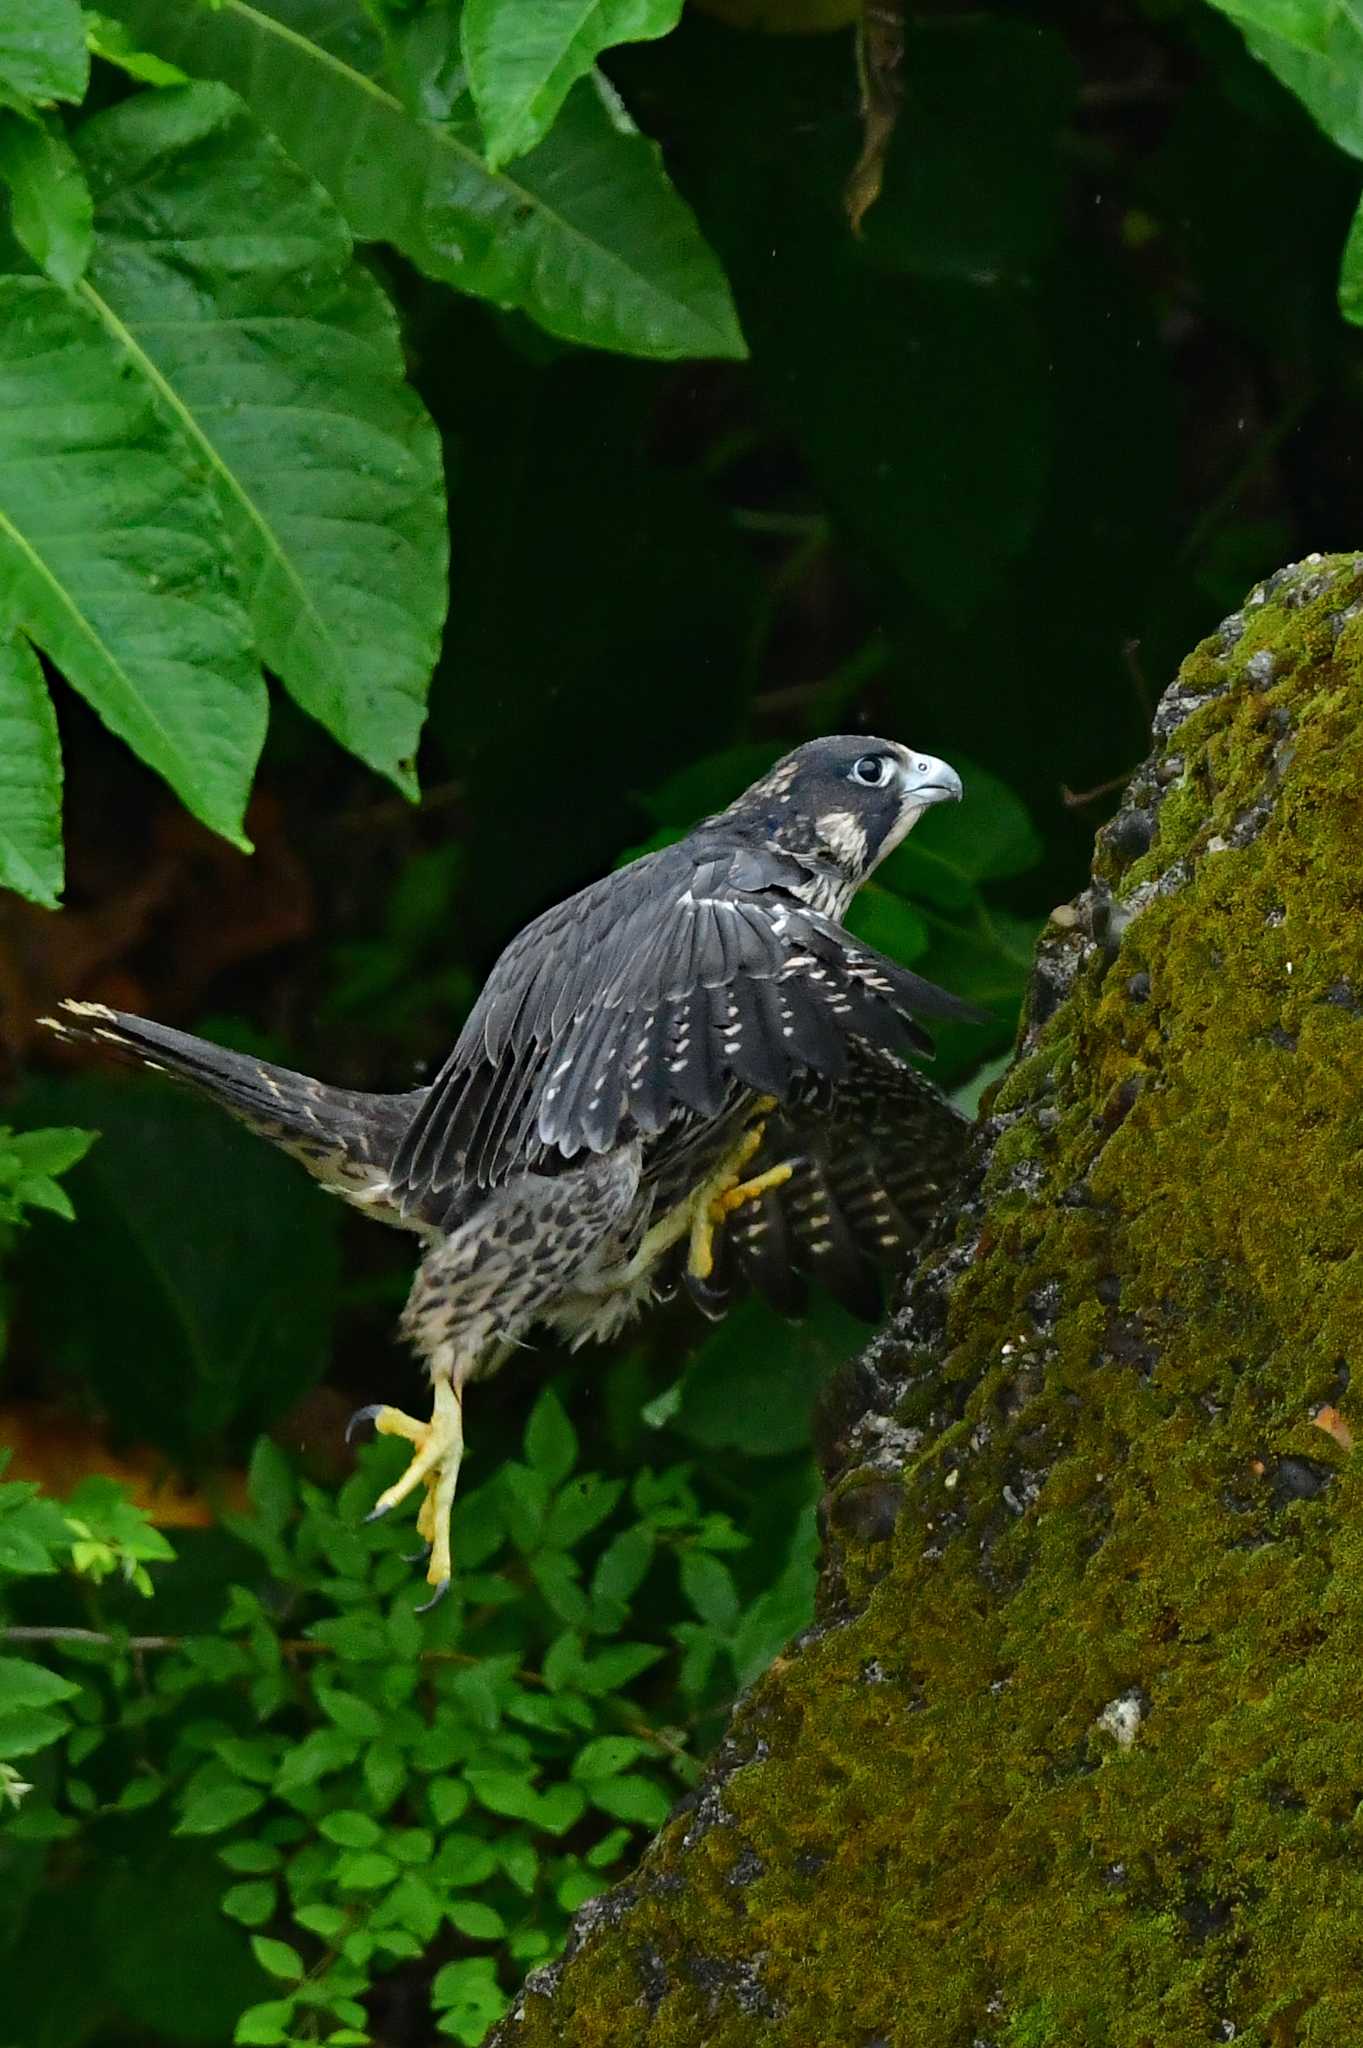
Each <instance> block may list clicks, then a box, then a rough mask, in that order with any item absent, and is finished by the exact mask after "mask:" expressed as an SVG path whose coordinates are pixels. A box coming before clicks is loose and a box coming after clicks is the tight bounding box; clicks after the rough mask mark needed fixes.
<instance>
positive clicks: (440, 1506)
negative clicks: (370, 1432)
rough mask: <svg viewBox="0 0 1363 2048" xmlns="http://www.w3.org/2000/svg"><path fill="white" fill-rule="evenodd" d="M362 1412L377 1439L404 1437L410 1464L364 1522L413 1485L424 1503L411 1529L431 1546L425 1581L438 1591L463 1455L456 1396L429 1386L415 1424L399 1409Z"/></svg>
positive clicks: (445, 1573) (445, 1570)
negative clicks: (429, 1397) (427, 1413)
mask: <svg viewBox="0 0 1363 2048" xmlns="http://www.w3.org/2000/svg"><path fill="white" fill-rule="evenodd" d="M362 1412H367V1413H368V1417H369V1419H370V1420H371V1421H372V1422H373V1424H374V1428H375V1430H376V1431H377V1432H378V1434H379V1435H380V1436H400V1437H405V1438H406V1440H407V1442H408V1443H410V1444H411V1445H412V1446H413V1450H412V1457H411V1461H410V1463H409V1464H408V1466H407V1469H406V1471H405V1472H404V1473H403V1474H402V1475H401V1477H400V1478H398V1479H396V1480H394V1482H393V1484H392V1485H391V1486H389V1487H387V1488H385V1490H384V1491H383V1492H382V1493H381V1494H380V1495H379V1497H378V1500H377V1501H376V1502H375V1503H374V1507H373V1509H372V1511H371V1513H370V1515H369V1517H368V1519H369V1520H370V1521H371V1522H372V1521H376V1520H377V1519H378V1517H379V1516H380V1515H386V1514H387V1513H388V1511H389V1509H390V1508H395V1507H396V1506H397V1505H398V1503H399V1502H400V1501H404V1500H406V1498H407V1496H408V1494H409V1493H411V1492H413V1491H414V1489H415V1488H416V1487H418V1486H424V1488H425V1489H426V1498H425V1499H424V1500H423V1502H422V1504H421V1510H420V1512H419V1514H418V1516H417V1529H418V1532H419V1533H420V1535H421V1536H422V1537H423V1538H424V1539H425V1541H426V1542H428V1543H429V1544H430V1546H431V1558H430V1564H429V1566H428V1567H427V1571H426V1577H427V1579H428V1581H429V1582H430V1584H431V1585H432V1586H434V1587H435V1588H436V1591H437V1594H439V1593H441V1592H443V1591H444V1589H445V1587H446V1585H448V1583H449V1578H450V1568H451V1567H450V1512H451V1510H452V1508H453V1506H454V1492H455V1488H456V1486H457V1485H458V1484H459V1466H460V1462H461V1460H462V1459H463V1455H464V1416H463V1409H462V1407H461V1404H460V1397H459V1395H458V1393H457V1392H456V1391H455V1389H454V1387H453V1385H452V1384H451V1383H450V1381H449V1380H447V1379H439V1380H437V1381H436V1383H435V1396H434V1400H433V1402H432V1407H431V1419H430V1421H429V1422H417V1421H415V1420H414V1419H413V1417H412V1416H410V1415H404V1414H403V1412H402V1410H401V1409H400V1408H388V1407H381V1408H376V1409H374V1410H372V1411H362Z"/></svg>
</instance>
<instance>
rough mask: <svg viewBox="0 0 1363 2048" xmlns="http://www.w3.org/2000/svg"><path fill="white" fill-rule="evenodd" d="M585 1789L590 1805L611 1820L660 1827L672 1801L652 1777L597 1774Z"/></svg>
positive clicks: (670, 1808)
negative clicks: (598, 1776) (594, 1779)
mask: <svg viewBox="0 0 1363 2048" xmlns="http://www.w3.org/2000/svg"><path fill="white" fill-rule="evenodd" d="M586 1790H587V1797H588V1798H589V1799H590V1800H591V1802H592V1805H593V1806H595V1807H597V1808H598V1809H599V1810H600V1812H602V1813H608V1814H610V1816H611V1818H612V1819H613V1820H628V1821H636V1822H638V1823H639V1825H640V1826H642V1827H646V1828H660V1827H661V1826H662V1824H663V1822H664V1821H665V1820H666V1819H667V1816H668V1814H669V1813H670V1812H671V1811H672V1801H671V1800H670V1799H669V1798H668V1796H667V1794H666V1793H665V1792H664V1791H663V1789H662V1787H661V1786H660V1785H655V1784H654V1783H653V1781H652V1779H651V1778H628V1777H627V1778H598V1779H597V1780H596V1782H595V1784H592V1785H588V1786H587V1788H586Z"/></svg>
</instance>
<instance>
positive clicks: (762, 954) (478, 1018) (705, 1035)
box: [393, 832, 970, 1209]
mask: <svg viewBox="0 0 1363 2048" xmlns="http://www.w3.org/2000/svg"><path fill="white" fill-rule="evenodd" d="M798 874H799V871H798V870H797V869H795V868H794V864H793V863H791V862H790V861H789V860H787V859H785V858H784V857H782V856H778V855H759V854H756V853H754V851H753V849H752V848H750V847H748V848H733V847H729V848H726V847H724V846H723V845H720V844H717V843H715V841H714V836H713V834H712V835H711V836H710V839H709V841H708V842H707V839H706V835H705V833H704V832H702V833H698V834H693V835H692V837H691V839H689V840H683V841H682V842H680V844H678V845H676V846H672V847H668V848H664V849H663V850H662V851H661V852H659V853H655V854H651V855H648V856H646V857H645V858H644V859H642V860H639V861H636V862H634V863H633V864H632V865H631V866H629V867H627V868H623V869H621V870H619V871H618V872H617V873H615V874H613V875H609V876H607V877H605V878H604V880H602V881H600V882H597V883H595V884H593V885H592V887H590V888H588V889H585V890H583V891H582V892H581V893H580V894H579V895H578V896H575V897H572V898H570V899H569V900H568V902H566V903H564V904H560V905H559V906H557V907H556V908H555V909H553V910H551V911H549V912H547V913H546V914H545V915H544V916H543V917H541V918H539V919H537V920H536V921H535V922H534V923H533V924H531V925H528V926H527V927H526V929H525V930H524V931H523V932H522V933H521V934H520V935H519V937H518V938H517V939H515V940H514V941H513V943H512V944H511V945H510V946H509V947H508V948H507V950H506V952H505V953H504V954H503V955H502V957H501V959H500V960H499V961H498V963H497V965H496V967H495V968H494V969H493V972H492V974H491V975H490V976H489V979H488V982H487V984H486V986H485V987H484V989H483V992H482V995H481V996H480V997H479V1000H478V1002H477V1003H476V1005H475V1006H474V1009H473V1011H472V1012H471V1013H470V1015H469V1018H468V1020H467V1022H466V1023H465V1025H464V1028H463V1030H462V1032H461V1033H460V1036H459V1039H458V1042H457V1044H456V1045H455V1047H454V1050H453V1052H452V1053H451V1055H450V1057H449V1059H448V1060H447V1062H446V1064H445V1066H444V1068H443V1069H442V1070H441V1072H440V1073H439V1075H438V1076H437V1077H436V1079H435V1081H434V1082H433V1084H432V1086H431V1088H430V1091H429V1093H428V1095H427V1098H426V1101H425V1103H424V1105H423V1107H422V1110H421V1112H420V1114H419V1115H418V1116H417V1118H416V1119H415V1120H414V1122H413V1125H412V1127H411V1129H410V1131H409V1132H408V1134H407V1136H406V1138H405V1139H404V1141H403V1144H402V1147H401V1149H400V1151H399V1153H398V1156H397V1159H396V1160H395V1162H394V1167H393V1183H394V1189H395V1193H396V1194H397V1195H398V1197H399V1199H400V1200H401V1201H402V1203H403V1206H404V1208H407V1209H411V1208H413V1207H416V1206H417V1205H418V1204H422V1203H427V1202H429V1199H430V1197H431V1196H432V1195H433V1194H435V1195H439V1194H441V1193H442V1192H443V1191H444V1190H445V1189H447V1188H448V1189H455V1188H458V1187H461V1186H481V1187H492V1186H495V1185H497V1184H498V1183H500V1182H501V1181H502V1180H504V1179H505V1178H506V1177H507V1175H508V1174H509V1173H510V1172H512V1171H515V1170H518V1169H524V1168H527V1167H530V1168H533V1167H535V1166H537V1165H538V1166H541V1167H543V1168H545V1169H546V1170H552V1165H553V1160H554V1158H555V1157H558V1158H572V1157H573V1156H574V1155H575V1154H577V1153H578V1152H581V1151H583V1150H584V1149H586V1150H591V1151H593V1152H604V1151H606V1150H608V1149H609V1148H610V1147H611V1146H613V1145H614V1144H615V1143H616V1142H617V1141H618V1139H619V1136H620V1133H621V1130H622V1127H624V1126H625V1125H626V1124H627V1123H628V1124H629V1126H630V1127H631V1128H638V1129H640V1130H642V1131H643V1132H644V1133H645V1134H646V1135H648V1136H654V1135H656V1134H657V1133H659V1132H660V1131H662V1130H663V1129H665V1128H666V1126H667V1125H668V1123H669V1121H670V1120H671V1119H672V1117H673V1116H674V1114H675V1113H676V1112H677V1111H678V1110H679V1109H689V1110H691V1111H692V1112H694V1113H696V1114H699V1115H701V1116H704V1117H711V1116H715V1115H717V1114H718V1113H719V1111H720V1109H721V1108H722V1107H723V1105H724V1103H725V1101H726V1099H727V1097H728V1095H729V1092H730V1090H731V1087H732V1084H733V1083H734V1082H738V1083H739V1084H740V1085H743V1086H746V1087H749V1088H752V1089H755V1090H757V1091H758V1092H759V1093H762V1094H769V1095H773V1096H775V1097H776V1098H777V1100H778V1101H785V1100H786V1099H787V1097H788V1095H789V1093H790V1090H791V1088H792V1086H793V1084H794V1082H795V1081H796V1079H797V1077H799V1076H800V1075H802V1074H804V1073H807V1072H811V1071H812V1072H814V1073H816V1074H819V1075H822V1076H825V1077H827V1078H829V1079H834V1080H835V1079H837V1078H839V1077H840V1076H841V1075H842V1074H843V1073H844V1072H845V1070H846V1064H847V1053H846V1046H847V1042H848V1039H849V1037H853V1036H855V1037H857V1038H860V1039H863V1040H865V1041H866V1042H867V1043H869V1044H872V1045H876V1046H880V1047H883V1048H885V1049H886V1050H887V1051H893V1052H895V1053H896V1054H898V1053H902V1051H903V1050H904V1049H905V1044H906V1040H907V1042H908V1044H909V1045H912V1046H916V1047H917V1048H918V1049H919V1050H920V1051H930V1050H931V1041H930V1039H928V1037H927V1035H926V1033H924V1032H923V1031H922V1030H921V1029H920V1028H919V1027H918V1026H917V1025H916V1024H915V1023H914V1021H913V1020H914V1017H915V1015H925V1016H947V1015H962V1014H970V1013H969V1011H968V1009H967V1007H966V1006H965V1005H962V1004H959V1003H957V1002H956V1001H955V999H954V998H952V997H950V996H948V995H947V994H946V993H945V992H944V991H943V990H940V989H937V988H934V987H933V985H932V984H931V983H929V982H925V981H923V980H921V978H920V977H918V976H917V975H913V974H910V973H909V972H908V971H907V970H906V969H904V968H900V967H897V966H895V965H894V963H893V962H891V961H889V960H886V959H883V958H882V957H881V956H880V955H879V954H877V953H874V952H872V951H871V950H870V949H869V948H867V947H865V946H862V945H860V944H859V943H858V942H857V941H855V940H853V939H852V938H851V936H850V935H849V934H848V933H847V932H846V931H845V930H844V929H843V927H842V926H841V925H839V924H837V923H835V922H834V921H833V920H832V919H831V918H827V917H823V916H821V915H820V914H819V913H818V912H816V911H813V910H811V909H810V908H808V907H807V905H805V904H804V903H802V902H801V901H800V900H799V898H798V897H797V896H796V895H794V894H793V893H792V889H793V886H794V885H795V882H796V879H797V876H798ZM736 876H737V877H741V885H740V882H739V880H738V879H736ZM805 879H806V880H807V877H806V878H805Z"/></svg>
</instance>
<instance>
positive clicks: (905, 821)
mask: <svg viewBox="0 0 1363 2048" xmlns="http://www.w3.org/2000/svg"><path fill="white" fill-rule="evenodd" d="M926 809H927V805H926V804H907V805H906V806H905V807H904V809H903V810H902V811H901V812H900V813H899V816H898V817H897V818H896V820H895V822H894V824H893V825H891V827H890V829H889V831H888V832H887V833H886V834H885V837H884V838H883V839H882V840H881V842H880V845H879V846H878V847H877V849H876V857H875V860H874V861H872V863H871V865H872V867H877V866H879V864H880V862H881V861H883V860H884V858H885V856H886V854H887V853H893V852H894V850H895V848H896V846H898V845H899V842H900V841H901V840H902V839H907V837H908V835H909V833H910V832H912V830H913V828H914V826H915V825H916V824H917V823H918V820H919V819H920V818H921V817H922V815H923V813H924V811H925V810H926Z"/></svg>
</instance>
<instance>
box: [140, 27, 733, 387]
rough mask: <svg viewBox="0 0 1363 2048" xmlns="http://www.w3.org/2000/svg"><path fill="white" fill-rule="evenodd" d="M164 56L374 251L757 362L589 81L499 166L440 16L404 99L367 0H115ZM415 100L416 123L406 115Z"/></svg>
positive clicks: (407, 44) (710, 265) (607, 334)
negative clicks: (215, 90) (221, 96)
mask: <svg viewBox="0 0 1363 2048" xmlns="http://www.w3.org/2000/svg"><path fill="white" fill-rule="evenodd" d="M114 11H115V12H116V13H118V14H119V15H120V16H121V17H122V18H123V19H125V20H126V21H127V22H129V23H130V24H131V25H132V26H133V27H134V28H135V29H136V30H137V32H138V34H139V36H140V37H141V38H142V40H143V41H144V42H145V43H146V44H148V45H149V46H150V47H152V48H154V49H156V50H157V51H158V52H159V53H160V54H162V55H164V56H167V57H170V58H172V59H173V60H174V61H175V62H176V63H179V64H182V65H183V66H184V67H185V69H186V70H188V71H192V72H194V73H196V74H198V75H199V76H201V77H203V76H207V77H213V78H218V79H222V80H223V81H225V82H226V83H227V84H228V85H232V86H234V87H235V88H236V89H237V90H238V91H239V92H240V93H241V94H242V96H243V98H244V99H245V100H246V101H247V103H248V104H249V105H250V107H251V109H252V111H253V112H254V113H255V114H256V116H257V118H258V119H260V120H261V121H263V122H264V123H265V124H266V126H267V127H270V128H272V129H273V130H274V132H275V134H276V135H278V137H279V138H280V140H281V141H282V142H283V144H284V146H285V148H286V149H287V150H288V151H289V153H290V155H291V156H293V157H294V158H295V159H296V160H297V162H299V163H300V164H302V165H303V166H304V167H305V168H306V169H307V170H309V171H311V173H312V174H313V176H314V177H315V178H317V179H318V180H320V182H321V183H322V184H323V185H325V186H326V188H327V190H328V191H329V192H330V193H331V194H332V196H333V197H334V198H335V200H336V201H337V204H338V205H339V206H340V208H341V210H342V212H343V213H344V214H345V216H346V218H347V220H348V221H349V222H350V225H351V227H352V229H353V230H354V232H355V234H356V235H357V236H359V237H360V238H361V239H362V240H365V241H387V242H392V243H393V244H394V245H395V247H397V248H399V249H401V250H402V251H403V253H404V254H405V255H406V256H408V257H409V258H410V260H411V261H412V262H413V263H415V264H416V265H417V266H418V268H419V269H421V270H423V271H425V272H426V274H427V275H428V276H430V277H435V278H440V279H443V280H444V281H445V282H447V283H450V284H454V285H457V286H458V287H459V288H460V289H461V290H463V291H467V292H472V293H474V294H475V295H476V296H478V297H480V298H485V299H490V300H492V301H493V302H494V303H495V304H497V305H500V306H508V307H516V308H519V309H520V310H521V311H523V312H525V313H528V314H529V315H530V317H531V318H532V319H534V320H537V321H538V322H539V324H540V325H541V326H542V327H545V328H547V329H548V330H549V332H550V333H552V334H558V335H561V336H563V337H564V338H565V339H566V340H569V341H578V342H584V343H587V344H588V345H591V346H594V347H598V348H611V349H618V350H621V351H624V352H626V353H629V354H634V355H642V356H657V357H667V358H671V357H678V356H693V355H694V356H704V355H714V356H739V355H742V354H743V352H744V349H743V340H742V336H741V334H740V333H739V329H738V323H737V320H736V317H735V314H734V310H733V305H732V301H731V300H730V297H729V291H728V286H727V285H726V283H725V281H724V276H723V273H722V271H721V270H720V267H719V264H718V262H717V261H716V259H715V257H714V255H713V254H712V252H711V251H710V249H709V248H708V246H707V245H706V243H705V242H704V240H703V239H702V237H701V234H700V231H699V229H698V228H697V226H696V222H695V218H694V216H693V215H692V213H691V211H690V209H689V208H688V207H687V206H686V205H685V204H684V203H683V202H682V200H681V199H680V198H679V197H678V196H677V194H676V192H675V191H674V190H673V188H672V186H671V184H670V183H669V182H668V179H667V176H666V173H665V172H664V170H663V167H662V162H661V158H660V156H659V152H658V149H657V147H656V145H655V144H653V143H651V142H649V141H647V140H646V139H645V138H644V137H643V136H641V135H639V134H637V133H636V132H635V131H634V130H633V128H632V127H631V126H630V124H629V122H628V121H627V119H626V118H625V117H624V115H623V113H622V111H621V109H620V108H619V106H618V104H617V103H616V102H615V101H614V99H613V97H612V96H611V95H610V93H609V92H608V91H607V90H606V89H605V88H604V87H603V86H601V85H599V84H598V83H597V82H596V81H594V80H592V79H583V80H581V81H580V82H579V83H578V84H577V85H576V86H575V87H574V88H573V90H572V91H571V92H570V93H569V95H568V98H567V100H566V101H565V103H564V106H563V110H562V113H561V114H560V116H559V119H558V120H557V122H556V123H555V125H554V128H553V132H552V133H551V134H550V135H549V136H548V137H547V138H546V139H545V141H544V142H543V143H542V144H541V145H540V147H539V148H538V149H536V150H534V151H533V152H532V153H531V154H530V155H529V156H527V157H526V158H524V159H523V160H522V161H521V162H520V163H518V164H517V166H516V169H515V173H514V175H513V174H512V173H510V172H507V171H497V172H494V171H491V170H489V168H488V166H487V164H486V163H485V162H484V160H483V157H482V155H481V144H480V136H479V130H478V120H477V115H476V113H475V111H474V106H473V101H472V98H471V96H470V94H469V92H468V90H467V87H466V84H465V81H464V78H463V74H462V71H461V69H460V68H459V67H458V65H457V63H455V62H454V57H455V25H454V19H453V16H452V15H450V14H449V13H448V12H447V11H446V10H445V9H444V8H443V7H442V6H440V5H438V4H437V5H434V6H432V7H431V8H430V9H429V10H428V11H427V12H426V13H425V14H423V15H422V16H421V17H420V18H419V19H418V20H417V21H416V22H415V23H414V24H413V26H412V28H411V29H410V31H408V32H407V33H406V34H405V35H404V37H403V38H402V39H401V41H400V43H397V44H395V45H394V52H395V54H394V56H393V60H392V61H393V64H394V66H395V67H396V69H397V72H398V76H399V78H400V88H399V87H398V86H395V85H394V84H392V83H389V82H387V80H386V78H385V77H384V76H383V75H382V74H383V65H384V52H383V46H382V44H381V42H380V40H379V37H378V35H377V32H376V31H375V30H374V28H373V26H372V23H371V22H370V20H369V18H368V17H367V16H366V14H365V13H364V12H363V10H362V8H361V6H360V4H359V0H270V4H269V6H268V7H251V6H248V5H246V4H245V0H222V4H221V5H220V6H218V7H217V8H215V9H213V10H212V11H208V10H200V9H192V10H191V9H187V8H185V7H184V6H183V5H182V4H181V0H117V4H116V6H115V8H114ZM412 106H416V107H418V108H419V113H417V114H414V113H413V112H411V111H410V108H411V107H412Z"/></svg>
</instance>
